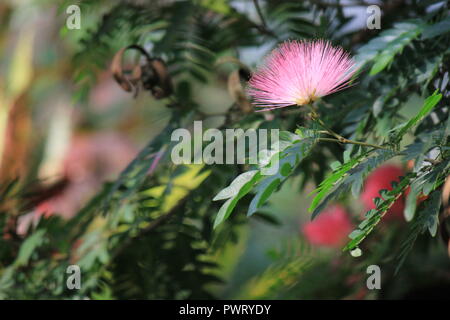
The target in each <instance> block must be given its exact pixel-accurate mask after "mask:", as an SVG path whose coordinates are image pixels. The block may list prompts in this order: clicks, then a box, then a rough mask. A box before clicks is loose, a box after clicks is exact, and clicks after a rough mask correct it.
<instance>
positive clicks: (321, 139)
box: [319, 138, 388, 149]
mask: <svg viewBox="0 0 450 320" xmlns="http://www.w3.org/2000/svg"><path fill="white" fill-rule="evenodd" d="M319 141H329V142H339V143H346V144H357V145H360V146H365V147H372V148H375V149H388V148H386V147H382V146H379V145H376V144H372V143H366V142H361V141H354V140H349V139H345V138H344V140H339V139H331V138H319Z"/></svg>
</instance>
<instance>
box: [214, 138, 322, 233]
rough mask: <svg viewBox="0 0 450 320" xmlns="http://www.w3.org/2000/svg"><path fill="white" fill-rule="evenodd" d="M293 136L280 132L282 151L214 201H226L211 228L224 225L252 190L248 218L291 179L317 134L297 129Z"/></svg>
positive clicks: (235, 181)
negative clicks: (238, 204)
mask: <svg viewBox="0 0 450 320" xmlns="http://www.w3.org/2000/svg"><path fill="white" fill-rule="evenodd" d="M296 133H298V134H292V133H289V132H281V133H280V141H277V143H278V144H279V148H280V149H281V151H279V152H275V153H272V156H271V157H270V161H269V163H268V164H265V165H264V164H261V165H260V167H259V168H258V169H257V170H251V171H248V172H245V173H243V174H241V175H239V176H238V177H237V178H235V179H234V180H233V182H232V183H231V184H230V185H229V186H228V187H226V188H225V189H223V190H222V191H220V192H219V193H218V194H217V195H216V196H215V197H214V199H213V200H214V201H216V200H225V199H227V201H226V202H225V203H224V204H223V205H222V207H221V208H220V209H219V212H218V214H217V216H216V219H215V221H214V227H217V226H218V225H219V224H221V223H222V222H223V221H225V220H226V219H227V218H228V217H229V216H230V214H231V213H232V211H233V209H234V208H235V206H236V204H237V202H238V201H239V200H240V199H241V198H242V197H243V196H245V195H246V194H247V193H249V192H250V191H251V190H252V189H254V190H255V191H256V194H255V196H254V197H253V199H252V201H251V203H250V206H249V208H248V211H247V216H251V215H253V214H254V213H255V212H256V211H257V210H258V209H259V208H261V207H262V206H263V205H264V203H265V202H266V201H267V199H268V198H269V197H270V196H271V195H272V193H273V192H275V190H277V188H278V187H279V186H280V184H281V183H282V182H283V181H284V180H286V179H287V178H288V177H289V176H290V174H291V173H292V172H293V170H294V169H295V168H296V167H297V166H298V164H299V163H300V162H301V160H303V159H304V158H305V157H306V156H307V155H308V154H309V152H310V151H311V148H312V147H313V145H314V144H315V142H316V141H317V140H316V137H315V136H316V133H315V132H314V131H313V130H307V129H304V130H302V129H299V130H297V132H296ZM272 172H273V173H272Z"/></svg>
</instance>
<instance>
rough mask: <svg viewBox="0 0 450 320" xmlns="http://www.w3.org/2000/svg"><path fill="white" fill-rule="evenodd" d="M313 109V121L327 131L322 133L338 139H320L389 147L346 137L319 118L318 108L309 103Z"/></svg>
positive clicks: (380, 147)
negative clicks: (315, 108)
mask: <svg viewBox="0 0 450 320" xmlns="http://www.w3.org/2000/svg"><path fill="white" fill-rule="evenodd" d="M308 106H309V107H310V109H311V113H310V116H311V119H312V120H313V121H317V122H318V123H319V124H320V125H321V126H322V127H323V128H324V129H325V130H326V131H319V132H320V133H325V134H328V135H331V136H333V137H335V138H336V139H330V138H319V141H330V142H339V143H345V144H356V145H360V146H365V147H372V148H376V149H389V148H386V147H382V146H379V145H376V144H372V143H367V142H361V141H354V140H350V139H347V138H344V137H343V136H341V135H340V134H338V133H336V132H334V131H333V130H332V129H331V128H329V127H328V126H327V125H326V124H325V123H324V122H323V121H322V119H320V118H319V115H318V114H317V112H316V110H314V108H313V107H312V106H310V105H308Z"/></svg>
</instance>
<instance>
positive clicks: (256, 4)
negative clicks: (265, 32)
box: [253, 0, 267, 29]
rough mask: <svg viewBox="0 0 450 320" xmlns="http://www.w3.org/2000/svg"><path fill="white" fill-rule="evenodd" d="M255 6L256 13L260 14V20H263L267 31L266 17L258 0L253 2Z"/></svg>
mask: <svg viewBox="0 0 450 320" xmlns="http://www.w3.org/2000/svg"><path fill="white" fill-rule="evenodd" d="M253 4H254V5H255V9H256V12H257V13H258V16H259V19H260V20H261V23H262V25H263V27H264V28H265V29H267V23H266V19H265V18H264V15H263V14H262V11H261V7H260V6H259V2H258V0H253Z"/></svg>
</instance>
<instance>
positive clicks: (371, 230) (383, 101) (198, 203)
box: [0, 0, 450, 299]
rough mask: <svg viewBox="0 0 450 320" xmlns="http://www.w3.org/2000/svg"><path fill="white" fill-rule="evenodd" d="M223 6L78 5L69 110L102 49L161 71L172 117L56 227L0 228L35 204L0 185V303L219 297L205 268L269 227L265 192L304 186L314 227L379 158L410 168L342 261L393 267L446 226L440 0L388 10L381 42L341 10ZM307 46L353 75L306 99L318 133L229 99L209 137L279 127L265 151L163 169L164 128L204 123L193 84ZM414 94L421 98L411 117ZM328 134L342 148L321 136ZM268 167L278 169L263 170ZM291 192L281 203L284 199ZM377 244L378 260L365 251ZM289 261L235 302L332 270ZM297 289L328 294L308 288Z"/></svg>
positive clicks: (447, 161) (218, 81) (302, 117)
mask: <svg viewBox="0 0 450 320" xmlns="http://www.w3.org/2000/svg"><path fill="white" fill-rule="evenodd" d="M235 2H239V1H202V0H196V1H175V2H172V1H150V2H139V4H135V2H134V1H116V2H115V3H114V4H111V3H108V4H106V2H103V1H102V2H100V1H87V2H85V3H84V4H82V10H83V9H86V10H91V11H93V12H100V11H103V12H105V13H104V14H103V16H102V17H98V16H97V18H96V27H95V28H89V29H87V30H82V31H80V32H82V35H81V36H80V39H81V40H80V42H79V44H80V46H79V51H78V52H77V53H76V54H75V55H74V56H73V57H72V60H71V61H72V63H73V64H74V65H75V66H76V75H75V76H74V82H75V83H77V85H78V86H79V87H78V89H77V94H78V95H79V97H80V98H82V99H81V101H82V100H83V99H86V97H87V94H88V93H89V90H90V89H91V88H92V86H93V85H94V83H95V81H96V77H97V73H98V71H99V70H105V69H107V68H108V64H109V63H110V61H111V59H112V57H113V55H114V53H115V52H117V51H118V50H119V49H120V48H122V47H124V46H126V45H129V44H131V43H136V44H139V45H141V46H143V47H145V48H147V49H148V50H149V52H150V54H151V56H155V57H159V58H162V59H163V60H164V61H165V62H166V63H167V65H168V70H169V73H170V75H171V78H172V80H173V82H174V85H175V90H174V94H173V96H172V97H171V98H170V99H166V100H164V101H163V103H164V104H165V105H166V106H167V109H168V110H169V113H170V114H171V116H170V119H169V120H168V123H167V125H166V127H165V129H163V130H161V132H159V134H158V135H157V136H156V137H154V138H153V139H151V141H149V142H148V143H147V144H146V146H145V147H144V148H143V149H142V150H141V152H140V153H139V154H138V155H137V157H136V158H135V159H134V160H133V161H132V162H131V163H130V164H129V165H128V167H127V168H126V169H125V170H124V171H123V172H122V173H121V174H120V175H119V176H118V177H117V178H116V179H115V180H114V181H111V182H107V183H105V184H104V185H103V188H102V190H101V191H100V192H99V193H98V194H97V195H96V196H95V197H94V198H93V199H91V200H90V201H89V202H88V203H87V204H86V205H85V206H84V208H83V209H82V210H81V211H80V212H79V213H78V214H77V215H76V216H75V217H74V218H72V219H70V220H68V221H65V220H63V219H61V218H58V217H55V216H52V217H50V218H42V219H40V220H39V223H37V225H35V226H33V227H31V228H30V229H29V230H28V232H27V234H26V236H24V237H22V236H19V235H17V234H14V232H13V231H12V230H11V229H10V228H9V226H10V224H11V223H15V222H17V219H18V218H19V217H20V216H23V215H25V214H27V213H29V212H30V208H33V207H35V206H36V203H33V201H32V200H33V198H32V197H30V192H32V191H33V186H30V185H28V184H26V183H25V181H27V179H26V177H23V178H22V177H21V179H19V180H15V181H12V182H10V184H6V183H4V184H3V186H2V188H1V192H0V197H1V207H0V208H1V214H0V228H1V229H2V230H9V231H8V232H10V233H8V234H7V232H6V231H5V232H4V235H3V236H2V237H1V238H0V257H1V259H0V298H1V299H10V298H39V299H45V298H70V299H82V298H94V299H115V298H123V299H139V298H145V299H189V298H195V299H204V298H214V297H218V296H220V290H218V289H217V286H219V285H221V284H223V283H224V281H225V280H226V279H225V277H222V276H221V273H220V270H221V265H220V264H219V263H218V261H217V257H218V256H220V255H221V254H224V251H225V250H226V248H227V246H228V245H229V244H230V243H233V244H236V243H237V242H238V240H239V230H240V228H241V227H242V226H244V225H247V224H248V223H249V221H254V220H256V219H259V220H263V221H266V222H269V223H274V218H273V217H271V215H268V214H266V213H265V210H266V209H267V208H270V203H271V197H272V195H273V194H276V193H277V191H278V190H279V189H280V188H282V187H283V186H285V185H286V184H287V183H289V181H290V180H294V179H296V177H300V179H302V183H301V188H302V190H303V191H305V190H308V187H310V186H311V185H312V184H316V185H317V187H316V188H315V190H313V191H312V192H311V194H310V196H311V197H310V200H311V201H312V202H311V206H310V208H309V210H310V212H311V218H312V219H314V217H316V216H317V215H319V214H320V212H321V211H322V210H323V209H325V208H326V206H327V205H328V204H330V203H332V202H335V201H344V202H345V201H352V199H354V198H358V197H359V195H360V193H361V190H362V188H363V185H364V180H365V178H366V177H367V175H368V174H369V173H370V172H372V171H373V170H375V169H376V168H377V167H379V166H380V165H382V164H383V163H385V162H387V161H390V160H392V159H395V160H397V161H402V162H405V163H406V162H408V161H411V162H412V163H413V165H412V169H411V170H410V172H408V173H407V174H406V175H405V177H403V178H402V179H401V181H400V182H399V183H398V184H394V185H393V188H392V190H390V191H387V190H384V191H382V193H381V198H377V199H376V200H375V204H376V209H373V210H370V211H368V212H367V213H366V214H365V217H364V220H363V221H362V222H360V223H359V224H358V226H357V228H356V229H355V230H354V231H353V232H352V233H351V234H350V235H349V237H350V240H349V242H348V244H347V245H346V246H345V247H344V248H343V250H349V251H352V250H355V249H358V248H360V247H362V248H363V249H364V251H363V252H364V255H363V256H362V257H361V258H362V259H364V258H365V256H366V252H367V261H370V259H371V258H373V259H375V258H374V257H378V254H379V255H380V256H381V257H380V260H381V259H382V258H385V257H386V256H389V257H391V255H394V256H395V259H391V260H395V261H396V262H395V267H396V268H397V269H399V268H400V267H401V266H402V265H404V264H405V263H407V259H408V254H411V252H412V251H414V250H413V246H414V243H415V242H416V240H417V239H418V238H419V235H421V234H422V233H425V232H426V231H427V230H428V231H429V233H430V235H431V237H436V234H437V233H438V229H439V228H441V227H445V224H442V219H443V218H442V216H440V215H441V213H440V212H442V209H441V208H442V203H441V187H442V184H443V183H444V181H445V179H446V177H448V176H449V174H450V149H449V142H450V141H449V133H450V117H449V110H450V90H449V87H448V82H449V80H448V79H449V68H448V67H449V65H450V63H449V62H450V50H449V44H450V28H449V16H448V12H449V11H448V4H447V2H445V4H444V5H443V6H442V7H440V8H438V9H437V10H434V11H432V12H430V13H428V14H426V15H425V14H423V12H424V8H423V5H421V6H415V5H414V4H407V3H410V2H407V3H406V2H405V4H404V6H403V7H402V8H400V9H398V11H399V12H394V13H393V12H386V20H383V21H386V22H383V29H382V31H381V32H379V33H376V32H375V33H369V34H367V30H366V29H361V30H358V31H355V32H354V33H353V34H352V35H348V34H342V33H339V32H338V30H340V29H342V27H343V26H344V25H345V24H346V23H347V22H348V20H349V18H348V17H345V16H344V15H343V7H341V6H340V5H336V6H334V7H333V6H327V5H326V4H320V2H316V1H302V2H301V3H299V2H298V1H276V0H267V1H259V2H260V4H261V7H262V8H261V9H262V10H261V13H260V15H261V16H260V17H259V19H258V20H256V19H254V18H253V16H252V15H250V14H248V13H247V12H245V11H242V10H240V9H239V6H238V5H235ZM255 2H258V1H255ZM414 2H415V1H412V2H411V3H414ZM136 3H137V2H136ZM61 8H62V9H63V8H65V7H64V4H62V5H61ZM386 10H387V9H386ZM255 12H256V11H255ZM311 12H312V13H311ZM397 14H398V15H397ZM397 16H398V17H400V18H396V17H397ZM383 19H384V18H383ZM399 19H401V20H399ZM255 21H256V22H255ZM63 30H64V29H63ZM62 33H63V34H64V32H62ZM66 33H67V30H66ZM315 37H326V38H330V39H332V40H333V41H335V42H337V43H341V44H342V45H344V46H345V47H346V48H347V49H348V50H350V51H352V52H353V53H354V54H355V59H356V61H357V62H358V64H359V66H360V68H361V70H360V73H359V75H358V80H357V81H358V82H357V83H355V84H354V85H353V86H352V87H351V88H349V89H347V90H346V91H342V92H340V93H337V94H333V95H332V96H330V97H326V98H324V100H322V101H317V102H316V103H315V105H314V106H313V108H315V110H316V111H317V114H318V115H320V119H322V120H323V122H324V123H321V122H319V121H317V119H315V118H314V117H310V114H308V110H304V109H301V108H298V109H295V110H294V109H282V110H276V111H273V112H271V113H270V116H273V119H270V116H268V115H267V114H262V113H248V112H246V111H245V109H244V107H243V106H242V103H241V102H242V101H238V100H237V101H233V103H232V105H231V106H230V107H229V109H227V110H225V117H224V118H225V120H224V122H223V124H221V125H220V126H219V129H225V128H242V129H244V130H245V129H248V128H256V129H258V128H277V129H280V139H279V140H278V141H272V145H271V147H270V148H268V150H265V152H264V157H262V159H260V162H259V164H258V165H249V164H243V165H218V164H214V165H175V164H173V163H172V161H171V160H170V153H171V150H172V148H173V146H174V143H173V142H172V141H171V133H172V132H173V130H174V129H176V128H190V127H191V126H192V122H193V121H194V120H199V119H201V120H205V119H210V118H213V117H214V116H213V115H208V113H207V112H204V110H205V108H208V107H209V106H208V105H206V106H202V102H200V101H199V99H198V97H197V96H196V89H195V88H196V86H198V85H205V86H206V85H218V86H220V85H223V79H227V78H228V74H230V73H231V72H233V71H236V70H238V69H240V70H241V71H242V70H245V69H248V70H251V69H253V68H254V67H255V66H256V64H255V63H254V62H255V61H253V62H252V65H251V66H246V65H245V63H244V62H242V61H244V60H245V61H247V60H248V59H247V57H246V55H248V52H249V51H248V50H249V49H253V50H254V49H256V48H260V47H262V46H264V47H263V48H267V50H266V51H267V52H268V51H269V50H270V49H271V48H272V47H273V46H274V45H276V43H278V42H280V41H284V40H287V39H292V38H315ZM349 39H359V40H357V41H352V40H349ZM230 57H231V59H229V60H228V61H231V62H238V63H234V64H233V63H223V61H224V59H225V61H227V60H226V58H230ZM118 90H119V89H118ZM412 98H414V99H416V101H417V100H419V101H420V104H419V108H415V107H414V101H413V99H412ZM147 99H151V98H149V97H148V98H147ZM202 107H203V108H202ZM416 109H417V110H416ZM292 115H293V116H292ZM325 124H326V127H324V125H325ZM326 128H331V129H332V131H333V132H337V133H339V134H340V135H342V136H344V137H345V138H346V139H347V138H348V140H347V142H345V143H341V142H342V141H339V140H338V139H334V137H330V134H329V132H328V133H324V129H325V131H326ZM348 141H350V142H348ZM352 142H362V144H361V143H352ZM271 169H274V170H276V173H275V174H273V175H265V174H264V172H265V171H266V170H271ZM309 190H310V189H309ZM406 190H408V195H407V200H406V209H405V218H406V220H407V221H408V228H409V229H410V231H409V234H408V235H407V237H406V238H405V239H403V242H402V244H401V245H400V247H399V248H398V250H397V251H395V250H391V249H389V250H388V249H385V248H386V247H390V245H391V244H392V243H394V241H395V243H396V244H398V243H400V242H401V241H400V240H399V239H397V238H396V237H395V235H394V236H392V238H391V237H389V239H386V240H383V241H378V239H379V235H378V232H379V231H380V230H379V229H380V228H379V223H380V221H382V219H383V217H384V215H385V214H386V212H387V210H388V209H389V208H390V207H391V206H392V205H393V203H394V202H395V200H396V199H398V198H399V197H400V196H402V195H403V194H404V193H405V191H406ZM291 192H292V196H293V197H295V196H296V195H297V193H298V192H297V190H292V191H291ZM214 195H215V196H214ZM425 196H427V198H426V200H424V201H422V202H418V199H419V198H423V197H425ZM218 201H225V202H224V203H219V202H218ZM18 204H20V205H18ZM300 205H303V204H300ZM369 235H370V237H369ZM436 238H437V237H436ZM297 240H298V239H297ZM372 240H373V241H372ZM433 240H435V239H433ZM377 241H378V242H377ZM389 241H391V242H389ZM437 241H438V240H436V242H437ZM382 244H383V245H384V247H383V249H380V250H379V251H376V248H377V245H379V246H380V247H381V245H382ZM393 247H395V246H393ZM397 247H398V246H397ZM287 251H288V252H287V253H286V252H282V253H280V254H279V255H277V256H276V257H275V259H274V260H275V262H274V264H273V265H272V266H271V267H269V268H267V269H266V270H265V271H264V272H262V273H261V274H258V275H256V276H255V277H254V278H253V279H252V280H250V282H249V283H246V284H244V285H243V288H244V289H243V291H242V292H243V293H242V297H243V298H248V297H251V298H296V297H299V296H301V297H307V298H308V297H309V298H311V296H310V295H308V293H306V292H305V291H302V290H306V289H304V288H301V285H300V284H302V283H304V282H302V281H306V283H308V280H307V279H306V278H307V277H309V276H310V277H315V278H314V279H319V278H321V277H322V278H323V276H321V275H320V272H321V271H324V272H326V273H327V274H328V273H332V271H330V269H329V267H328V266H327V261H325V260H321V259H318V260H317V261H312V260H313V259H312V258H310V257H309V252H307V253H305V251H307V250H303V248H301V249H300V250H298V251H295V250H294V251H295V253H294V254H292V252H290V251H289V250H287ZM393 251H395V252H393ZM344 256H345V257H347V256H348V255H347V254H346V253H345V254H344V255H343V257H344ZM361 258H360V259H361ZM340 259H344V258H342V257H341V258H340ZM359 261H360V260H359ZM383 261H384V260H383ZM352 263H356V264H357V269H358V270H362V269H363V268H362V265H361V263H360V262H358V261H357V262H353V261H352V262H345V263H344V265H345V268H344V269H345V270H344V271H342V274H340V275H339V277H340V278H338V279H339V281H341V280H342V279H343V278H345V277H348V276H349V275H350V271H349V270H351V264H352ZM358 263H359V264H358ZM70 264H78V265H80V267H81V269H82V270H83V286H82V289H81V290H79V291H76V292H74V291H70V290H68V289H66V286H65V279H66V278H65V277H66V273H65V270H66V267H67V266H68V265H70ZM319 271H320V272H319ZM305 277H306V278H305ZM305 279H306V280H305ZM322 280H323V279H322ZM323 281H325V280H323ZM339 281H338V280H336V282H339ZM318 283H319V282H318ZM310 285H311V284H310ZM322 285H325V284H324V283H323V282H322ZM311 286H312V285H311ZM330 286H331V284H330ZM334 287H338V283H333V288H334ZM305 288H306V287H305ZM259 289H261V290H259ZM311 292H315V293H317V295H316V296H315V297H326V295H325V294H323V292H322V291H321V289H320V288H319V289H318V287H317V288H312V289H311ZM351 293H352V290H350V289H348V288H345V289H337V290H336V296H338V297H345V296H347V295H349V294H351Z"/></svg>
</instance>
